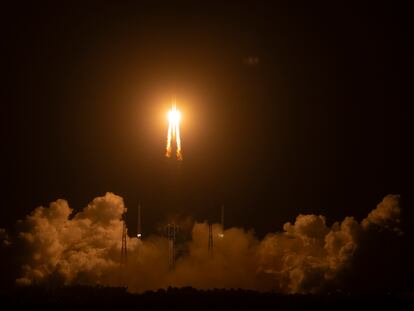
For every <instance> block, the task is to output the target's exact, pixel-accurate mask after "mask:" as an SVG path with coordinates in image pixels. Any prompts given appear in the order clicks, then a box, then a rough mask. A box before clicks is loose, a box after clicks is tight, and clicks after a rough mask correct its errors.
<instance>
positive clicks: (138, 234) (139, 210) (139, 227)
mask: <svg viewBox="0 0 414 311" xmlns="http://www.w3.org/2000/svg"><path fill="white" fill-rule="evenodd" d="M137 238H138V240H141V239H142V232H141V203H138V222H137Z"/></svg>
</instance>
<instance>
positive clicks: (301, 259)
mask: <svg viewBox="0 0 414 311" xmlns="http://www.w3.org/2000/svg"><path fill="white" fill-rule="evenodd" d="M399 201H400V197H399V196H398V195H387V196H386V197H385V198H384V199H383V200H382V202H380V203H379V204H378V205H377V207H376V208H375V209H374V210H372V211H371V212H370V213H369V214H368V215H367V217H366V218H365V219H363V220H362V221H361V222H358V221H357V220H355V219H354V218H353V217H346V218H345V219H344V220H343V221H342V222H335V223H334V224H333V225H332V226H328V225H327V222H326V218H325V217H324V216H322V215H299V216H297V217H296V219H295V221H294V222H293V223H291V222H287V223H286V224H285V225H284V226H283V231H282V232H275V233H270V234H268V235H267V236H266V237H265V238H264V239H263V240H259V239H257V238H256V237H255V235H254V233H253V232H252V231H246V230H244V229H240V228H230V229H227V230H225V231H224V232H223V231H222V228H221V226H220V225H219V224H214V225H213V226H212V235H213V244H214V247H213V251H212V252H210V253H209V252H208V247H207V246H208V224H207V223H194V225H193V227H192V231H191V239H190V240H188V241H185V242H180V245H178V250H179V251H178V253H177V259H176V262H175V265H174V267H173V268H171V267H170V266H169V263H168V240H167V238H165V237H163V236H162V235H153V236H150V237H148V238H146V239H144V240H142V241H141V240H138V239H137V238H129V237H128V238H127V245H128V261H127V264H126V266H124V267H123V268H122V269H121V266H120V256H121V236H122V225H123V223H122V220H121V219H122V213H123V211H124V208H125V207H124V202H123V199H122V198H121V197H120V196H117V195H115V194H113V193H106V194H105V195H104V196H102V197H97V198H95V199H94V200H93V201H92V202H91V203H90V204H89V205H88V206H87V207H85V208H84V209H83V210H82V211H80V212H78V213H76V214H74V213H73V210H72V209H71V208H70V207H69V204H68V202H67V201H65V200H61V199H59V200H57V201H55V202H52V203H51V204H50V205H49V207H38V208H36V209H35V210H34V211H33V212H32V213H31V214H30V215H28V216H27V217H26V218H25V219H24V220H21V221H19V222H18V230H19V231H18V236H17V237H16V241H17V242H18V243H16V244H18V245H20V247H23V248H24V251H23V254H25V256H24V257H23V258H22V266H21V275H20V277H19V278H17V280H16V283H17V284H19V285H30V284H43V283H50V282H58V283H59V284H66V285H71V284H91V285H95V284H101V285H110V286H120V285H126V286H128V289H129V290H130V291H131V292H143V291H146V290H156V289H159V288H166V287H168V286H176V287H181V286H192V287H196V288H199V289H208V288H244V289H255V290H260V291H267V290H277V291H280V292H282V293H315V292H318V291H320V290H321V289H323V288H324V287H325V286H327V285H329V283H330V282H332V281H334V280H335V279H336V278H337V276H338V275H339V274H340V273H341V272H342V271H344V269H346V268H348V267H349V266H350V265H352V258H353V256H354V254H355V252H356V251H357V249H358V247H359V246H360V245H359V241H360V238H361V237H362V236H363V235H368V234H375V230H370V229H371V228H373V227H378V228H384V229H385V230H390V231H395V232H397V233H401V231H400V229H399V228H398V224H399V222H400V213H401V209H400V204H399ZM3 231H4V230H0V235H1V236H2V237H3V239H2V240H3V241H8V237H7V233H6V232H5V231H4V232H3ZM222 233H224V235H223V236H222V235H221V234H222ZM5 237H7V239H6V238H5ZM3 243H5V242H3Z"/></svg>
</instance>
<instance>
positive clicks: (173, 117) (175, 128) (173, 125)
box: [165, 99, 183, 160]
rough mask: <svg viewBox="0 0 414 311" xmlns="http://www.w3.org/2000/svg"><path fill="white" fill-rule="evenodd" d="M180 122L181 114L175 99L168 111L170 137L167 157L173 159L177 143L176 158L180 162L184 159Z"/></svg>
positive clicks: (168, 138) (168, 136)
mask: <svg viewBox="0 0 414 311" xmlns="http://www.w3.org/2000/svg"><path fill="white" fill-rule="evenodd" d="M180 121H181V112H180V110H178V109H177V105H176V102H175V99H173V102H172V105H171V109H170V111H168V135H167V147H166V154H165V155H166V156H167V157H168V158H170V157H171V150H172V143H173V142H174V141H175V144H176V148H177V151H176V156H177V159H178V160H182V159H183V155H182V153H181V137H180Z"/></svg>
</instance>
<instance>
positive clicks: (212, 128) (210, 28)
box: [0, 1, 404, 236]
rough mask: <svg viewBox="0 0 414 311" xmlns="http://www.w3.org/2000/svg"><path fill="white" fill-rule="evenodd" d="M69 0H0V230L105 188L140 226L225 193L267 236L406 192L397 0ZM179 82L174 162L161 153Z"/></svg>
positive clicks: (240, 219) (78, 204) (239, 219)
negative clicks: (26, 0)
mask: <svg viewBox="0 0 414 311" xmlns="http://www.w3.org/2000/svg"><path fill="white" fill-rule="evenodd" d="M81 3H82V2H79V3H76V4H72V2H68V3H67V4H62V3H61V2H56V3H54V2H50V3H43V4H42V5H41V4H39V3H38V2H36V4H33V5H32V6H26V5H24V4H20V5H15V6H13V7H5V8H4V10H3V13H2V14H4V16H3V17H2V25H1V28H2V45H3V49H2V61H3V63H4V66H3V68H5V69H4V70H2V76H3V79H4V80H5V81H6V82H5V84H4V85H3V89H4V91H5V92H4V94H3V100H2V103H1V108H2V110H1V118H2V120H1V140H2V146H3V148H2V150H3V151H2V163H3V165H2V166H3V169H2V171H3V173H5V176H4V175H3V176H4V178H3V181H5V183H4V186H3V191H5V193H4V195H3V207H2V208H1V209H0V227H9V226H11V225H12V224H13V223H14V222H15V221H16V219H18V218H22V217H24V215H25V214H27V213H28V212H29V211H31V210H32V209H33V208H35V207H36V206H39V205H47V204H48V203H49V202H50V201H53V200H56V199H57V198H65V199H67V200H68V201H69V203H70V205H71V206H72V207H73V208H75V209H77V210H79V209H80V208H82V207H84V206H85V205H86V204H87V203H88V202H89V201H90V200H91V199H92V198H94V197H96V196H98V195H102V194H104V193H105V192H106V191H112V192H114V193H116V194H119V195H121V196H122V197H123V198H124V199H125V202H126V205H127V206H128V207H129V208H130V209H131V211H130V216H131V217H130V218H132V220H130V224H131V226H135V215H136V211H135V208H136V206H137V204H138V201H139V200H140V201H141V204H142V214H143V217H144V219H143V222H144V223H143V229H144V232H145V231H147V232H150V231H152V230H154V228H155V227H156V225H157V224H158V223H160V222H162V221H164V220H165V219H166V218H167V217H168V216H169V215H173V214H175V213H180V214H183V215H190V216H193V217H194V218H196V219H199V220H203V219H209V220H215V219H218V215H219V207H220V205H221V204H224V205H225V206H226V225H228V226H243V227H246V228H255V230H256V232H257V233H258V234H259V235H261V236H262V235H263V234H265V233H266V232H269V231H275V230H280V229H281V225H282V224H283V223H284V222H286V221H292V220H293V219H294V218H295V217H296V216H297V215H298V214H299V213H315V214H319V213H321V214H323V215H326V216H327V217H328V222H330V223H331V222H332V221H334V220H341V219H342V218H343V217H344V216H348V215H353V216H356V217H357V218H358V219H362V218H363V217H365V216H366V214H367V213H368V212H369V211H370V210H371V209H373V208H374V207H375V205H376V204H377V203H379V202H380V201H381V200H382V198H383V197H384V196H385V195H386V194H389V193H403V192H404V190H403V182H402V176H401V171H402V164H401V153H402V151H401V144H402V138H401V131H402V129H401V125H400V124H401V121H402V110H401V105H402V102H403V100H404V99H403V98H402V97H401V92H400V87H401V86H400V84H399V81H398V78H399V75H400V67H401V61H400V59H399V53H400V51H401V50H402V44H401V42H402V41H403V40H404V34H403V32H402V31H401V28H400V24H399V23H400V20H399V18H397V17H396V16H395V13H396V12H395V10H394V8H390V7H389V6H388V5H381V4H379V3H376V6H366V7H360V6H349V5H348V4H343V5H338V4H336V5H335V6H333V5H332V4H331V5H328V6H317V5H314V4H312V6H309V7H286V6H284V5H279V6H275V5H274V4H273V5H272V6H271V5H270V4H263V5H260V4H255V3H254V2H251V3H250V4H245V5H242V4H237V5H236V4H235V3H236V2H235V3H234V4H227V5H225V6H223V5H222V4H220V3H219V2H217V3H216V4H210V5H209V6H207V5H206V4H203V5H200V4H199V3H198V2H194V3H193V4H188V3H183V2H182V3H180V4H172V3H171V2H169V1H168V4H167V5H165V4H164V2H159V5H155V4H152V5H146V4H143V3H144V2H141V1H137V3H133V2H132V1H131V2H123V3H122V4H120V3H119V2H116V1H114V2H112V3H109V4H108V3H106V4H103V2H99V4H83V3H82V4H81ZM196 3H197V4H196ZM265 3H267V2H265ZM248 57H253V58H257V60H258V62H257V64H252V63H249V62H248V61H246V59H248ZM173 95H176V96H177V101H178V105H179V108H180V109H181V110H182V112H183V124H182V144H183V154H184V161H183V162H182V163H180V164H177V163H176V162H174V161H168V160H167V159H165V158H164V147H165V139H166V131H167V124H166V117H165V115H166V111H167V109H168V105H169V103H170V99H171V97H172V96H173Z"/></svg>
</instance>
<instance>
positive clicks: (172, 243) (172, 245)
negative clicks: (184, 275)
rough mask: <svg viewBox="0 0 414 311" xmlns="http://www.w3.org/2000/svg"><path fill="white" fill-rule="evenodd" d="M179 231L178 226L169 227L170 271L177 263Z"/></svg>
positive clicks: (173, 224) (170, 225)
mask: <svg viewBox="0 0 414 311" xmlns="http://www.w3.org/2000/svg"><path fill="white" fill-rule="evenodd" d="M178 230H179V227H178V225H176V224H175V223H170V224H168V225H167V238H168V264H169V266H170V269H172V267H173V266H174V263H175V239H176V236H177V232H178Z"/></svg>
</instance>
